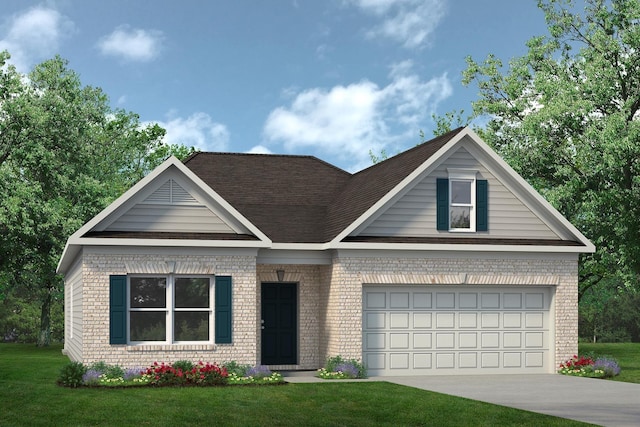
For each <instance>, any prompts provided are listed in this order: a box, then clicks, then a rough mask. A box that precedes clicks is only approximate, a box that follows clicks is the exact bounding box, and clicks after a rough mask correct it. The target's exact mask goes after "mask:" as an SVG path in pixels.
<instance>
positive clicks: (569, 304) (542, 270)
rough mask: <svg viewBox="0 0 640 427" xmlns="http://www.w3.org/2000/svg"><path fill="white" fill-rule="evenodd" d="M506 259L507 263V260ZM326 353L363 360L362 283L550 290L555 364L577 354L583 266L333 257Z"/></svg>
mask: <svg viewBox="0 0 640 427" xmlns="http://www.w3.org/2000/svg"><path fill="white" fill-rule="evenodd" d="M505 258H506V259H505ZM333 261H334V263H333V270H332V277H331V282H330V286H329V288H328V289H323V290H322V293H321V294H322V296H323V301H326V304H327V306H326V307H327V310H326V313H327V314H326V320H325V328H324V331H323V336H322V337H321V339H320V342H321V343H322V344H321V349H322V351H323V352H324V353H326V354H327V355H336V354H340V355H342V356H344V357H353V358H360V357H361V355H362V334H361V331H362V286H363V284H389V285H393V284H398V285H401V284H402V285H406V284H415V285H424V284H427V285H428V284H434V285H435V284H451V285H456V284H465V285H470V284H477V285H500V284H504V285H523V286H526V285H551V286H552V287H553V289H554V290H555V292H554V297H553V298H554V301H553V302H554V304H553V306H552V310H553V313H551V314H552V316H553V317H554V318H555V340H554V341H555V342H554V344H555V365H556V366H558V365H559V364H560V363H561V362H562V361H564V360H566V359H567V358H569V357H571V356H572V355H573V354H576V353H577V351H578V284H577V280H578V262H577V257H575V256H554V255H549V256H548V257H546V258H543V257H540V256H539V255H538V256H533V257H532V258H531V259H526V257H522V256H519V257H514V258H512V259H509V257H508V256H504V257H502V256H496V257H495V258H491V257H487V256H482V257H477V258H474V257H468V258H464V257H461V258H455V257H448V258H405V259H403V258H382V257H381V258H375V257H347V256H339V257H336V258H334V260H333Z"/></svg>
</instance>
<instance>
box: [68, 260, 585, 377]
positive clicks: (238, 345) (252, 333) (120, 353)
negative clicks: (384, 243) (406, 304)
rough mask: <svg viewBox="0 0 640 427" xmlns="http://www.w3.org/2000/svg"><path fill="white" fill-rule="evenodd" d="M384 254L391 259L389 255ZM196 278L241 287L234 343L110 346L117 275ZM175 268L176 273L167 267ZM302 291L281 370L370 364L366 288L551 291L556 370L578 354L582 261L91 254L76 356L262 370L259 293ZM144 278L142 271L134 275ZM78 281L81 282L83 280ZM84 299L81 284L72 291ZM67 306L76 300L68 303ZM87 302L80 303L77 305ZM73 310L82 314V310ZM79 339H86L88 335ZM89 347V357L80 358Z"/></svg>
mask: <svg viewBox="0 0 640 427" xmlns="http://www.w3.org/2000/svg"><path fill="white" fill-rule="evenodd" d="M385 255H388V253H386V254H385ZM168 265H171V266H175V267H174V268H175V271H176V272H178V270H179V272H180V273H185V274H188V273H192V274H204V273H206V274H216V275H225V276H226V275H229V276H232V278H233V279H232V280H233V343H232V344H206V345H155V346H153V345H145V346H127V345H110V344H109V275H112V274H127V273H129V274H131V273H144V272H145V271H142V270H145V269H146V271H147V272H153V271H154V269H158V268H160V269H162V268H165V267H164V266H168ZM167 268H168V267H167ZM279 269H281V270H284V271H285V278H284V281H285V282H289V283H291V282H293V283H297V284H298V312H299V317H298V327H299V336H298V351H299V357H298V364H297V365H294V366H278V367H273V368H275V369H316V368H318V367H321V366H322V365H323V364H324V361H325V359H326V358H327V357H329V356H335V355H342V356H344V357H349V358H356V359H360V358H361V357H362V287H363V285H367V284H386V285H394V284H397V285H407V284H409V285H411V284H415V285H429V284H433V285H447V284H449V285H452V286H455V285H461V284H464V285H510V286H513V285H523V286H526V285H546V286H550V287H552V288H553V290H554V292H552V295H553V304H552V313H551V315H552V318H554V319H555V339H554V346H555V362H556V366H557V365H558V364H559V363H560V362H562V361H564V360H566V359H568V358H569V357H571V356H572V355H573V354H575V353H577V337H578V303H577V299H578V297H577V294H578V286H577V280H578V262H577V256H575V255H554V254H547V255H543V254H531V255H525V254H520V255H510V254H495V255H488V254H473V253H467V254H466V255H464V254H463V255H461V256H455V255H452V254H450V255H448V256H437V255H434V254H426V255H424V256H423V257H420V256H416V255H415V253H413V255H411V256H406V257H398V258H393V257H388V256H372V255H370V253H367V254H366V255H362V254H361V253H355V252H350V251H341V252H337V253H336V255H335V257H334V258H333V265H284V264H283V265H256V257H255V256H245V255H233V256H225V255H203V254H191V255H189V254H185V253H182V254H178V253H171V252H170V251H163V252H161V253H159V254H158V253H155V254H151V253H148V254H144V253H132V251H127V252H126V253H117V248H114V249H113V253H109V251H106V250H101V251H97V252H95V253H94V252H91V251H85V252H84V254H83V262H82V285H81V286H82V287H81V289H82V293H81V295H77V294H76V296H74V306H75V307H77V308H78V309H80V310H81V311H82V313H81V316H79V314H78V313H75V312H74V317H76V318H78V319H81V322H82V329H81V330H80V329H79V328H78V329H76V331H74V346H73V351H72V352H71V353H72V354H70V357H72V358H73V359H74V360H80V361H83V362H85V363H91V362H94V361H99V360H102V361H105V362H107V363H116V364H120V365H123V366H136V365H148V364H150V363H153V362H154V361H162V362H173V361H176V360H180V359H189V360H204V361H210V362H224V361H228V360H236V361H238V362H240V363H246V364H256V363H260V335H261V332H260V331H261V329H260V326H261V325H260V317H261V314H260V284H261V283H263V282H277V281H278V279H277V275H276V270H279ZM132 270H136V271H132ZM78 276H79V275H76V277H78ZM73 286H74V287H73V289H74V291H76V293H77V292H78V290H79V289H80V283H78V282H76V283H74V285H73ZM67 297H68V295H67ZM79 301H82V304H78V302H79ZM74 310H75V308H74ZM80 335H81V336H80ZM80 346H81V351H80Z"/></svg>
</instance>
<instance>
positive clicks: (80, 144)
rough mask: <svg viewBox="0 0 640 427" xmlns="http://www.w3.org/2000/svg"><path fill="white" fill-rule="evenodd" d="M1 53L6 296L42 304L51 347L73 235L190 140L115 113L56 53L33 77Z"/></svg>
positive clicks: (0, 265) (0, 181) (1, 279)
mask: <svg viewBox="0 0 640 427" xmlns="http://www.w3.org/2000/svg"><path fill="white" fill-rule="evenodd" d="M7 59H9V55H8V53H7V52H4V53H2V54H0V66H2V75H1V76H0V230H1V231H2V234H3V243H1V244H0V245H1V246H0V250H1V251H2V252H1V253H0V260H1V261H0V295H2V296H4V298H0V299H5V300H6V299H7V297H8V296H10V297H11V298H12V299H13V300H16V299H17V300H19V301H24V300H27V301H29V302H31V303H36V304H38V305H39V307H40V326H39V330H40V332H39V334H38V340H37V341H38V345H48V344H49V342H50V333H51V307H52V304H53V303H54V301H56V299H61V298H62V279H61V277H60V276H58V275H56V273H55V270H56V266H57V263H58V260H59V258H60V255H61V253H62V249H63V247H64V244H65V240H66V238H67V237H68V236H69V235H71V234H72V233H73V232H74V231H75V230H76V229H78V228H79V227H80V226H81V225H82V224H83V223H84V222H86V221H87V220H89V219H90V218H91V217H93V216H94V215H96V214H97V213H98V212H99V211H100V210H102V209H103V208H104V207H105V206H106V205H107V204H108V203H110V202H111V201H112V200H113V199H115V198H116V197H117V196H119V195H120V194H121V193H122V192H123V191H124V190H125V189H126V188H128V187H129V186H130V185H131V184H133V183H134V182H136V181H137V180H138V179H140V178H141V177H142V176H144V174H146V173H147V172H148V171H149V170H151V169H152V168H153V167H155V166H156V165H157V164H158V163H159V162H161V161H162V160H164V158H165V157H166V156H168V155H170V154H172V153H173V152H178V153H182V154H184V153H187V152H188V151H189V149H186V148H184V147H181V146H167V145H166V144H164V143H163V142H162V137H163V136H164V130H163V129H162V128H160V127H159V126H158V125H151V126H146V127H144V126H142V125H141V124H140V122H139V117H138V116H137V115H135V114H133V113H128V112H125V111H124V110H116V111H113V110H112V109H111V108H110V107H109V100H108V97H107V96H106V95H105V94H104V92H102V90H101V89H99V88H93V87H89V86H84V87H83V86H82V84H81V82H80V79H79V77H78V75H77V74H76V73H75V72H73V71H72V70H70V69H69V68H68V66H67V62H66V61H65V60H63V59H62V58H60V57H55V58H53V59H51V60H48V61H45V62H43V63H42V64H39V65H37V66H36V67H35V68H34V69H33V71H32V72H31V73H30V74H29V75H28V78H26V79H25V78H23V76H21V75H19V74H18V73H17V72H16V71H15V69H14V68H13V67H12V66H11V65H8V64H6V61H7Z"/></svg>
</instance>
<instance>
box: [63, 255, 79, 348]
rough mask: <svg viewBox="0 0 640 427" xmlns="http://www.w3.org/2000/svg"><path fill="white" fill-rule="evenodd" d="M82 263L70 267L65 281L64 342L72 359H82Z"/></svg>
mask: <svg viewBox="0 0 640 427" xmlns="http://www.w3.org/2000/svg"><path fill="white" fill-rule="evenodd" d="M82 287H83V284H82V263H81V262H80V261H78V262H76V264H75V265H74V266H73V267H72V268H71V270H70V271H69V273H68V274H67V279H66V283H65V343H64V348H65V350H66V352H67V354H68V355H69V356H72V359H73V360H82V318H83V316H82V306H83V301H82Z"/></svg>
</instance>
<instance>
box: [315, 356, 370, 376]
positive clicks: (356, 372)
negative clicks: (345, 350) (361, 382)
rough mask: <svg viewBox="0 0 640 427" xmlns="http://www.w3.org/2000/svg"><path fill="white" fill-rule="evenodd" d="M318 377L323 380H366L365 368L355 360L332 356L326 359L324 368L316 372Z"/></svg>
mask: <svg viewBox="0 0 640 427" xmlns="http://www.w3.org/2000/svg"><path fill="white" fill-rule="evenodd" d="M318 377H320V378H324V379H347V378H366V377H367V370H366V368H365V366H364V365H363V364H362V363H361V362H360V361H358V360H356V359H343V358H342V356H334V357H330V358H328V359H327V362H326V364H325V366H324V368H321V369H319V370H318Z"/></svg>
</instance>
